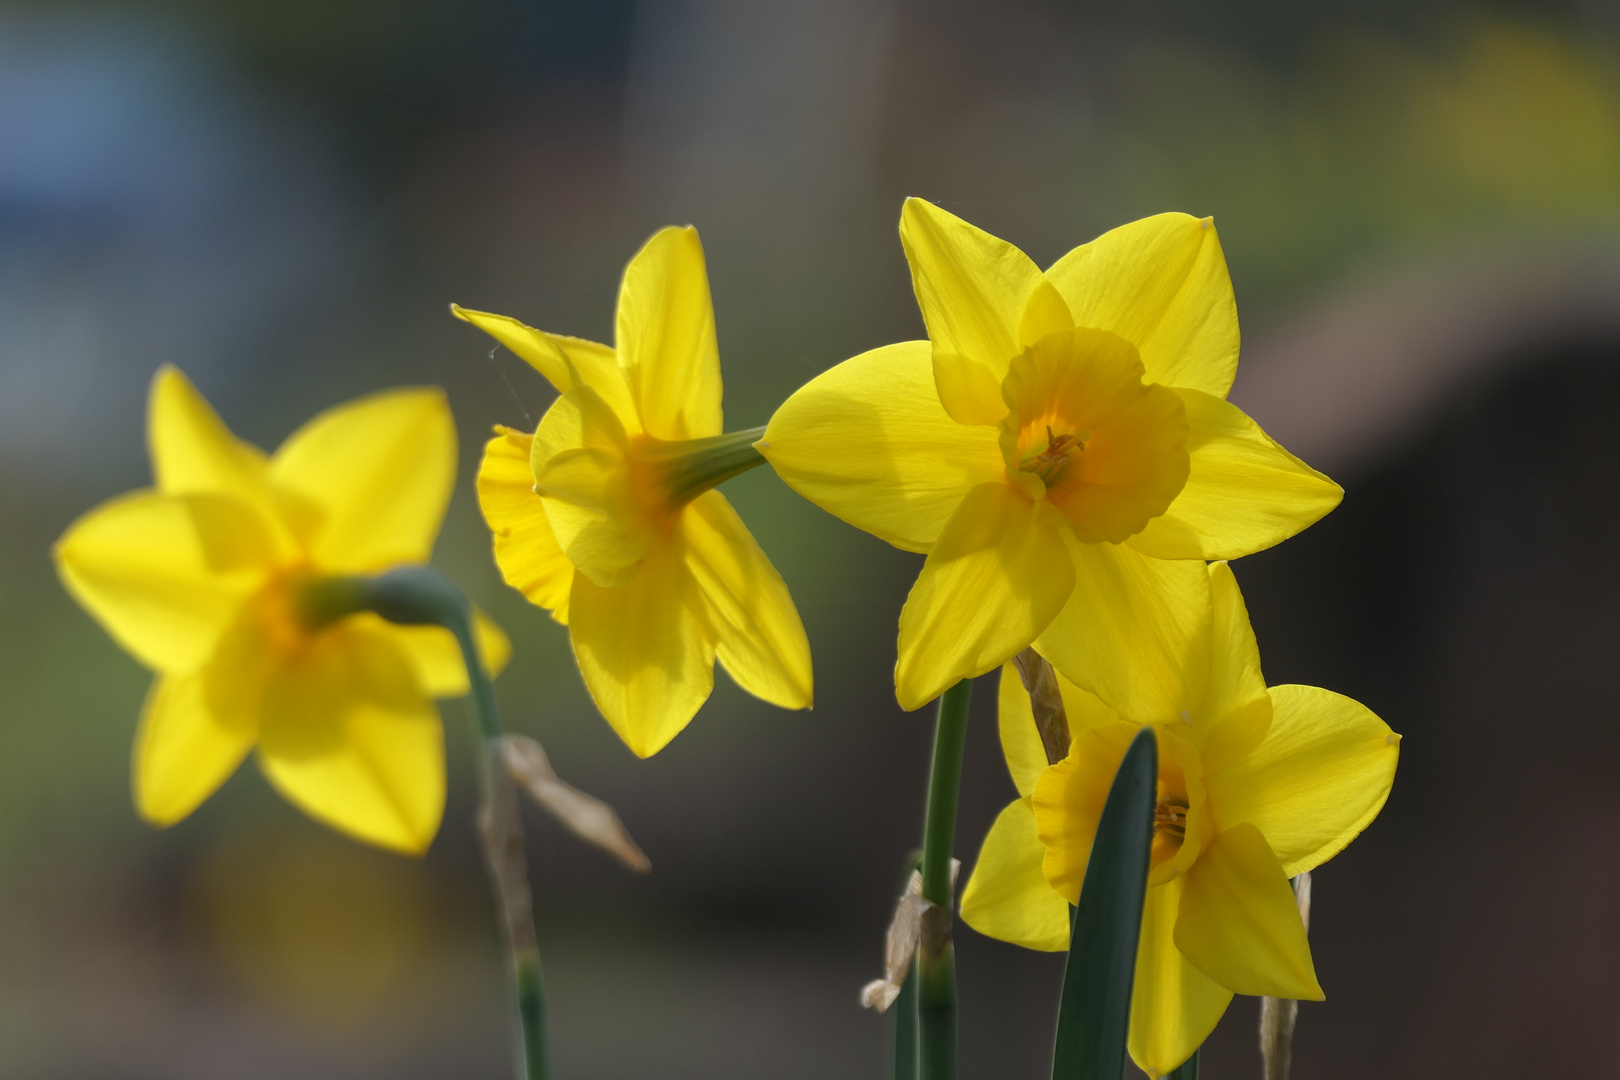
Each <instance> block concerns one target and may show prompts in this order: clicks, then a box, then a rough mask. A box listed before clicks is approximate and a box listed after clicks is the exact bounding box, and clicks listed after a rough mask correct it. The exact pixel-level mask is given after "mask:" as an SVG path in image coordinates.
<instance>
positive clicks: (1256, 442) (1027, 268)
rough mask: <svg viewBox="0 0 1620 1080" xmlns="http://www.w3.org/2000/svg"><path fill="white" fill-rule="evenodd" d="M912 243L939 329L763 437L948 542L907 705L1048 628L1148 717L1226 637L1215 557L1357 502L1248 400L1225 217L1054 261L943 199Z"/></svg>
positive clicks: (904, 647) (912, 206)
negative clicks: (1215, 610)
mask: <svg viewBox="0 0 1620 1080" xmlns="http://www.w3.org/2000/svg"><path fill="white" fill-rule="evenodd" d="M900 237H901V241H902V243H903V244H904V247H905V251H906V257H907V259H908V260H909V261H910V264H911V273H912V281H913V284H914V286H915V289H916V294H917V301H918V303H919V305H920V306H921V308H922V315H923V321H924V323H925V324H926V325H927V328H928V336H929V338H930V340H929V341H913V342H904V343H901V344H898V345H890V346H887V347H884V348H880V349H875V350H873V351H871V352H868V353H864V354H862V355H860V356H857V357H855V358H854V359H852V360H848V361H846V362H844V363H842V364H840V365H838V366H837V367H835V368H833V369H832V370H830V371H828V372H826V373H824V374H822V375H821V376H819V377H817V378H816V379H814V380H812V381H811V382H810V383H809V384H807V385H806V386H804V387H802V388H801V389H800V390H799V391H798V392H797V393H795V394H794V395H793V396H792V397H791V398H790V399H789V400H788V401H787V402H786V403H785V404H784V405H783V406H782V407H781V409H779V410H778V411H777V413H776V415H775V416H774V417H773V418H772V420H771V422H770V426H769V427H768V428H767V430H766V433H765V438H764V440H763V441H761V443H760V444H759V447H760V451H761V452H762V453H763V454H764V455H765V457H766V458H767V459H768V460H769V461H770V462H771V464H772V465H773V466H774V467H775V468H776V471H777V472H778V473H779V474H780V475H781V476H782V478H783V479H784V480H786V481H787V483H788V484H789V485H791V486H792V487H793V488H795V489H796V490H797V491H799V493H800V494H802V495H804V496H805V497H806V498H808V499H810V500H811V501H813V502H815V503H817V504H818V505H820V506H822V507H823V508H824V509H827V510H829V511H830V512H832V513H834V514H836V515H838V516H839V517H841V518H843V519H844V520H846V521H848V522H850V523H851V524H853V525H855V526H857V527H859V528H862V529H865V530H866V531H867V532H870V533H873V534H874V535H876V536H879V537H881V538H883V539H884V540H887V541H889V543H891V544H894V545H895V546H897V547H900V548H904V549H906V550H908V551H918V552H926V553H927V555H928V559H927V561H926V562H925V563H924V564H923V569H922V573H921V575H920V576H919V577H918V579H917V582H916V584H915V585H914V586H913V588H912V590H911V595H910V596H909V597H908V598H907V600H906V605H905V608H904V610H903V611H902V613H901V616H900V642H899V660H898V663H897V664H896V667H895V686H896V691H897V695H898V697H899V700H900V704H901V706H902V707H903V708H907V709H915V708H917V707H919V706H921V705H922V704H924V703H925V702H927V701H929V700H930V699H932V698H934V697H936V696H937V695H938V694H940V693H941V692H942V691H944V690H945V689H946V688H947V687H949V686H951V685H952V684H954V683H955V682H956V681H957V680H959V679H964V678H969V677H972V676H975V675H981V674H983V673H985V672H987V671H990V670H993V669H994V668H995V667H997V666H998V665H1000V664H1001V663H1003V662H1004V661H1006V660H1007V659H1008V658H1010V657H1011V656H1013V655H1014V654H1016V653H1017V652H1019V651H1020V650H1022V649H1023V648H1024V647H1025V646H1027V645H1029V644H1030V643H1031V642H1035V641H1038V643H1039V645H1038V647H1039V648H1040V650H1041V652H1042V654H1043V655H1045V656H1046V657H1048V658H1049V659H1050V660H1051V662H1052V663H1053V665H1054V666H1056V667H1057V669H1058V670H1059V671H1061V672H1063V673H1064V674H1065V675H1066V676H1068V677H1069V679H1071V680H1072V681H1074V682H1075V683H1077V684H1079V685H1081V686H1085V687H1086V688H1088V689H1090V690H1092V691H1094V692H1096V693H1098V694H1099V695H1101V696H1102V697H1103V698H1104V700H1106V701H1108V702H1110V703H1111V704H1113V705H1114V706H1116V707H1118V708H1121V709H1124V710H1126V711H1128V712H1131V713H1132V714H1133V715H1139V714H1140V713H1141V706H1142V704H1143V699H1142V696H1141V694H1142V692H1143V690H1144V688H1151V687H1153V686H1155V685H1157V684H1159V683H1162V682H1163V681H1164V680H1166V679H1173V678H1176V677H1177V676H1178V673H1179V672H1180V671H1181V670H1183V669H1184V668H1185V667H1186V662H1187V660H1188V659H1189V658H1190V657H1191V656H1193V655H1194V654H1196V653H1197V652H1198V651H1199V650H1200V649H1201V648H1202V647H1203V644H1202V642H1201V641H1200V640H1199V634H1200V630H1199V626H1200V619H1199V612H1200V611H1201V610H1202V608H1203V606H1204V605H1205V604H1206V603H1207V602H1208V600H1207V586H1206V584H1205V575H1204V570H1203V567H1202V565H1201V560H1204V559H1226V558H1236V557H1238V556H1240V555H1246V554H1249V553H1251V552H1254V551H1258V550H1260V549H1262V548H1265V547H1269V546H1270V545H1272V544H1275V543H1277V542H1278V541H1280V540H1283V539H1285V538H1287V537H1289V536H1292V535H1293V534H1294V533H1296V532H1298V531H1299V530H1301V529H1303V528H1305V527H1306V526H1308V525H1310V524H1311V523H1312V522H1314V521H1316V520H1317V519H1318V518H1320V517H1321V516H1322V515H1323V514H1325V513H1327V512H1328V511H1329V510H1331V509H1332V508H1333V507H1334V506H1336V505H1337V504H1338V502H1339V498H1340V495H1341V492H1340V490H1339V488H1338V486H1337V485H1335V484H1334V483H1333V482H1332V481H1330V480H1329V479H1328V478H1327V477H1325V476H1323V475H1322V474H1320V473H1318V472H1316V471H1314V470H1312V469H1310V468H1309V467H1308V466H1306V465H1305V464H1303V463H1302V462H1300V461H1299V460H1298V459H1297V458H1295V457H1293V456H1292V455H1290V454H1289V453H1288V452H1287V451H1285V450H1284V449H1283V448H1282V447H1280V446H1278V445H1277V444H1276V443H1275V442H1273V441H1272V440H1271V439H1270V438H1269V437H1267V436H1266V434H1265V433H1264V432H1263V431H1261V430H1260V428H1259V427H1258V426H1257V425H1256V424H1255V423H1254V421H1253V420H1251V419H1249V418H1248V417H1247V416H1245V415H1244V414H1243V413H1242V412H1241V411H1239V410H1238V409H1237V408H1236V407H1235V406H1233V405H1230V404H1228V403H1227V402H1226V400H1225V398H1226V393H1227V390H1228V389H1229V388H1230V387H1231V385H1232V377H1233V374H1234V372H1235V371H1236V369H1237V357H1238V324H1237V308H1236V305H1235V303H1234V301H1233V297H1232V285H1231V281H1230V279H1229V278H1228V276H1227V271H1226V262H1225V259H1224V257H1223V256H1222V254H1221V247H1220V242H1219V240H1218V239H1217V238H1216V235H1215V229H1214V226H1213V224H1212V223H1211V222H1210V221H1209V220H1208V219H1204V220H1198V219H1196V218H1192V217H1188V216H1187V215H1185V214H1161V215H1159V216H1157V217H1151V218H1146V219H1144V220H1141V221H1137V222H1134V223H1132V224H1130V225H1126V226H1123V227H1121V228H1118V229H1115V230H1114V231H1112V232H1110V233H1107V234H1105V235H1104V236H1102V237H1100V238H1098V239H1097V240H1094V241H1092V242H1091V243H1089V244H1086V245H1084V246H1083V247H1079V248H1076V249H1074V250H1073V251H1071V252H1069V254H1067V255H1065V256H1064V257H1063V258H1061V259H1059V260H1058V261H1057V263H1055V264H1054V265H1053V266H1052V267H1051V268H1049V269H1048V270H1046V271H1045V272H1044V273H1043V272H1042V271H1041V270H1040V269H1039V268H1037V267H1036V265H1035V264H1034V263H1033V262H1031V261H1030V259H1029V257H1028V256H1026V255H1025V254H1024V253H1023V252H1022V251H1019V250H1018V249H1017V248H1015V247H1013V246H1012V245H1011V244H1008V243H1006V242H1005V241H1002V240H998V239H997V238H995V237H994V236H991V235H990V234H989V233H986V232H983V231H982V230H979V229H977V228H975V227H973V226H972V225H969V224H968V223H967V222H965V221H962V220H961V219H959V218H957V217H954V216H952V215H951V214H949V213H946V212H945V211H944V210H941V209H940V208H939V207H937V206H934V205H932V204H931V203H927V202H924V201H922V200H920V199H908V200H907V201H906V204H905V209H904V211H903V213H902V215H901V221H900Z"/></svg>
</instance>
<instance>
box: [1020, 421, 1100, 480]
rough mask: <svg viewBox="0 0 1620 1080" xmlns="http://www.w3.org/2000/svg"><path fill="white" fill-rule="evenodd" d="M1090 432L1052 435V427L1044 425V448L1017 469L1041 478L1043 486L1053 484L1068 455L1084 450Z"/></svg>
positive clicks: (1061, 471)
mask: <svg viewBox="0 0 1620 1080" xmlns="http://www.w3.org/2000/svg"><path fill="white" fill-rule="evenodd" d="M1090 434H1091V433H1090V432H1081V433H1080V434H1079V435H1054V434H1052V425H1051V424H1048V425H1046V448H1045V449H1044V450H1042V451H1041V452H1040V453H1039V454H1036V455H1035V456H1034V457H1032V458H1030V459H1029V460H1027V461H1024V462H1022V463H1021V464H1020V465H1019V468H1020V469H1022V470H1023V471H1024V472H1032V473H1034V474H1035V475H1036V476H1039V477H1040V478H1041V481H1042V482H1043V483H1045V484H1048V485H1050V484H1053V483H1055V482H1056V481H1057V478H1058V477H1059V476H1060V475H1062V473H1063V467H1064V466H1065V465H1067V464H1068V463H1069V455H1070V454H1072V453H1074V451H1076V450H1084V449H1085V448H1086V440H1087V438H1088V437H1089V436H1090Z"/></svg>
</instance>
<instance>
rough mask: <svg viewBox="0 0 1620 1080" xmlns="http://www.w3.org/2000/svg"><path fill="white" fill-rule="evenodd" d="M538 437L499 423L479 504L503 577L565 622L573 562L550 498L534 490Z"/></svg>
mask: <svg viewBox="0 0 1620 1080" xmlns="http://www.w3.org/2000/svg"><path fill="white" fill-rule="evenodd" d="M533 442H534V436H533V435H525V434H524V433H523V432H521V431H514V430H512V429H511V428H507V427H499V426H497V427H496V428H495V437H494V438H493V439H491V440H489V442H487V443H485V444H484V459H483V461H482V462H480V463H479V465H478V506H479V508H480V509H481V510H483V512H484V521H485V522H486V523H488V525H489V531H490V535H491V536H493V537H494V545H495V565H497V566H499V567H500V568H501V577H502V578H503V579H504V580H505V581H506V583H507V584H508V585H510V586H512V588H514V589H516V590H518V591H519V592H521V593H522V594H523V595H524V596H526V597H528V598H529V600H530V601H531V602H533V603H535V604H538V605H539V606H540V607H543V608H547V609H548V610H550V612H551V617H552V618H553V619H556V620H557V621H558V622H560V623H565V624H566V623H567V622H568V590H569V587H570V586H571V585H572V584H573V581H574V564H573V563H571V562H569V561H568V556H566V555H564V554H563V549H562V545H560V544H558V543H557V536H556V534H555V533H553V532H552V531H551V521H550V519H548V518H547V517H546V507H545V503H543V502H542V501H541V500H540V496H538V495H536V494H535V493H534V471H533V470H532V469H531V468H530V467H529V452H530V447H531V445H532V444H533Z"/></svg>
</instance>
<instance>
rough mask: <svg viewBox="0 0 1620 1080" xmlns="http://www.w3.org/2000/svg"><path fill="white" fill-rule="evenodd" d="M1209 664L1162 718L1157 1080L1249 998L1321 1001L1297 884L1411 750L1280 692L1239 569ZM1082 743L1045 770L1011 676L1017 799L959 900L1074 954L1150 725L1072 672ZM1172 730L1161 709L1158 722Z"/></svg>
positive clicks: (1373, 809) (1220, 588)
mask: <svg viewBox="0 0 1620 1080" xmlns="http://www.w3.org/2000/svg"><path fill="white" fill-rule="evenodd" d="M1208 574H1209V577H1210V585H1211V591H1212V594H1213V604H1212V606H1211V608H1209V609H1208V610H1207V611H1206V615H1205V618H1206V620H1207V621H1209V622H1210V623H1211V624H1212V633H1211V641H1212V646H1213V647H1212V649H1211V654H1210V658H1209V661H1208V662H1207V663H1206V664H1205V665H1204V666H1203V669H1202V670H1201V671H1200V672H1198V673H1197V677H1196V678H1191V679H1187V680H1184V681H1183V682H1182V684H1181V685H1182V686H1184V687H1186V688H1187V689H1185V690H1183V691H1182V694H1183V696H1182V697H1181V698H1180V700H1179V701H1177V702H1175V703H1174V704H1178V705H1179V706H1180V709H1179V715H1178V716H1177V718H1176V719H1175V720H1172V721H1169V722H1156V723H1154V725H1153V730H1154V734H1155V735H1156V737H1157V739H1158V744H1159V785H1158V795H1159V801H1158V805H1157V807H1156V808H1155V814H1154V837H1153V848H1152V859H1151V869H1150V870H1149V873H1148V891H1147V906H1146V909H1145V911H1144V913H1143V917H1142V941H1141V945H1140V947H1139V950H1138V952H1137V959H1136V985H1135V990H1134V993H1133V996H1132V999H1131V1020H1130V1039H1129V1044H1130V1052H1131V1057H1132V1058H1133V1059H1135V1061H1136V1063H1137V1064H1138V1065H1139V1066H1141V1067H1142V1069H1143V1070H1145V1071H1146V1072H1147V1073H1148V1075H1149V1076H1163V1075H1165V1074H1166V1073H1168V1072H1170V1071H1171V1070H1173V1069H1175V1068H1176V1067H1177V1066H1179V1065H1180V1064H1181V1063H1182V1062H1183V1061H1185V1060H1186V1059H1187V1058H1188V1057H1190V1056H1191V1055H1192V1053H1193V1051H1194V1050H1196V1049H1198V1047H1199V1045H1200V1044H1201V1043H1202V1042H1203V1041H1204V1039H1205V1037H1206V1036H1208V1035H1209V1033H1210V1031H1212V1030H1213V1029H1214V1027H1215V1024H1216V1022H1217V1021H1218V1020H1219V1019H1220V1018H1221V1014H1222V1013H1224V1012H1225V1011H1226V1006H1227V1003H1228V1002H1230V1001H1231V999H1232V995H1233V994H1234V993H1239V994H1256V995H1269V996H1272V997H1281V998H1292V999H1296V1000H1300V999H1304V1000H1319V999H1320V998H1321V997H1322V990H1321V987H1320V986H1319V985H1318V983H1317V980H1316V970H1315V967H1314V965H1313V964H1312V961H1311V953H1310V946H1309V944H1308V943H1307V941H1306V938H1305V927H1304V925H1303V924H1302V922H1301V920H1300V915H1299V911H1298V909H1297V908H1296V907H1295V904H1294V895H1293V891H1292V890H1291V889H1290V888H1289V884H1288V879H1289V878H1290V877H1292V876H1294V875H1296V874H1300V873H1303V872H1304V871H1307V870H1310V869H1313V868H1314V867H1316V866H1318V865H1320V864H1321V863H1323V862H1326V861H1327V860H1328V859H1331V858H1332V857H1333V856H1334V855H1336V854H1338V853H1339V852H1340V851H1341V850H1342V849H1343V848H1344V846H1345V845H1346V844H1348V843H1349V842H1350V841H1351V840H1353V839H1354V838H1355V837H1356V835H1357V834H1358V833H1360V832H1361V830H1363V829H1365V828H1366V827H1367V825H1368V824H1370V823H1371V822H1372V819H1373V818H1374V817H1376V816H1377V814H1378V811H1379V810H1380V809H1382V807H1383V805H1384V800H1385V799H1386V798H1388V796H1389V789H1390V784H1391V783H1392V781H1393V780H1394V776H1395V762H1396V758H1397V757H1398V755H1399V743H1400V737H1399V736H1398V735H1396V734H1395V733H1394V732H1392V731H1390V729H1389V726H1388V725H1386V724H1385V723H1384V722H1383V721H1382V720H1380V719H1379V718H1378V717H1376V716H1374V715H1373V714H1372V713H1371V712H1369V711H1368V710H1367V709H1366V708H1365V707H1364V706H1362V705H1360V704H1358V703H1357V702H1355V701H1352V700H1351V699H1350V698H1347V697H1343V696H1341V695H1339V694H1335V693H1332V692H1330V691H1327V690H1321V689H1318V688H1316V687H1314V686H1274V687H1271V688H1270V689H1269V690H1268V689H1267V688H1266V684H1265V680H1264V678H1263V677H1262V676H1261V673H1260V656H1259V651H1258V650H1257V648H1256V647H1255V641H1254V632H1253V630H1252V629H1250V626H1249V616H1248V612H1247V611H1246V610H1245V609H1244V606H1243V596H1242V594H1241V593H1240V592H1239V591H1238V587H1237V582H1236V580H1235V579H1234V578H1233V576H1232V571H1231V569H1230V568H1229V567H1228V566H1227V565H1226V564H1225V563H1216V564H1214V565H1213V566H1211V567H1210V568H1209V570H1208ZM1059 687H1060V689H1061V691H1062V697H1063V704H1064V708H1065V711H1066V712H1067V714H1068V724H1069V730H1070V732H1071V733H1072V734H1073V743H1072V745H1071V747H1070V750H1069V754H1068V756H1067V757H1065V758H1064V759H1063V760H1062V761H1060V762H1058V763H1057V764H1055V765H1051V766H1048V764H1047V758H1046V754H1045V751H1044V749H1043V748H1042V745H1041V740H1040V737H1039V735H1038V734H1037V732H1036V728H1035V721H1034V718H1033V716H1032V715H1031V707H1030V700H1029V696H1028V695H1027V694H1026V693H1025V692H1024V688H1023V685H1022V683H1021V682H1020V681H1019V678H1018V674H1017V672H1016V671H1015V670H1014V669H1013V667H1012V665H1008V666H1007V667H1006V668H1004V669H1003V670H1002V674H1001V703H1000V704H1001V742H1002V748H1003V749H1004V750H1005V752H1006V755H1007V765H1008V768H1009V769H1010V771H1011V772H1012V775H1013V782H1014V784H1015V785H1016V786H1017V788H1018V793H1019V796H1020V797H1019V798H1018V799H1017V800H1016V801H1014V802H1013V803H1011V804H1010V805H1009V806H1008V807H1007V808H1006V809H1005V810H1003V811H1002V812H1001V814H1000V816H999V817H997V819H996V822H995V824H994V825H993V826H992V827H991V829H990V834H989V836H987V837H986V838H985V841H984V847H983V848H982V850H981V851H980V853H979V861H978V865H977V866H975V867H974V870H973V876H972V878H971V879H970V880H969V882H968V885H967V889H966V890H965V892H964V893H963V896H962V918H963V919H964V920H966V921H967V923H968V925H969V926H972V927H973V928H974V929H976V930H978V931H979V932H980V933H983V934H987V935H989V936H991V937H995V938H1000V939H1002V940H1003V941H1010V942H1013V943H1015V944H1019V945H1024V946H1026V947H1028V948H1032V949H1044V950H1059V949H1064V948H1067V947H1068V943H1069V911H1070V905H1071V904H1073V903H1075V902H1077V900H1078V899H1079V895H1080V886H1081V883H1082V882H1083V880H1084V878H1085V872H1086V862H1087V859H1088V858H1089V856H1090V853H1091V844H1092V839H1093V837H1094V836H1095V835H1096V831H1097V821H1098V819H1099V817H1100V816H1101V814H1102V807H1103V802H1104V801H1105V800H1106V799H1107V797H1108V790H1109V787H1110V785H1111V784H1112V783H1113V780H1114V773H1115V771H1116V770H1117V769H1118V767H1119V763H1120V761H1121V759H1123V758H1124V756H1125V750H1126V748H1127V747H1128V746H1129V745H1130V742H1131V738H1132V736H1134V735H1135V734H1136V732H1137V730H1138V729H1139V728H1140V726H1141V721H1140V720H1138V719H1136V718H1134V717H1132V716H1131V715H1130V714H1129V713H1123V714H1122V713H1119V712H1115V711H1114V710H1113V709H1111V708H1109V707H1108V706H1107V705H1105V704H1103V702H1102V701H1101V700H1099V699H1098V698H1097V697H1095V696H1094V695H1092V694H1089V693H1087V692H1086V691H1084V690H1081V689H1080V688H1079V687H1077V686H1074V685H1073V684H1072V683H1069V682H1068V681H1067V680H1064V679H1062V678H1061V676H1060V681H1059ZM1155 720H1157V714H1155Z"/></svg>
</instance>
